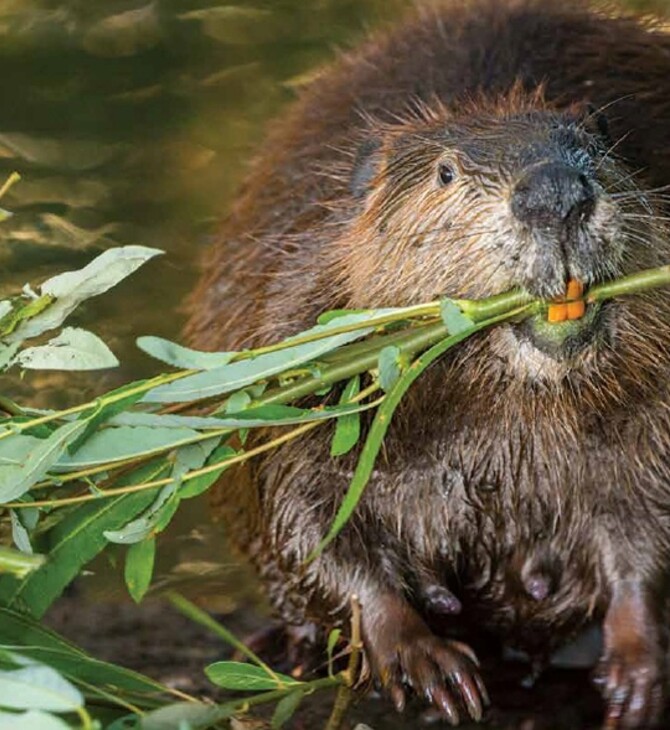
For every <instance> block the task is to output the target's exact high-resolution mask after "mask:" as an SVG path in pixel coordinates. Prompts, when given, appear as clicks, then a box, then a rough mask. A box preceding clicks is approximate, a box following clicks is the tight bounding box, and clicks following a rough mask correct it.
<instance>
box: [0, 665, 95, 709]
mask: <svg viewBox="0 0 670 730" xmlns="http://www.w3.org/2000/svg"><path fill="white" fill-rule="evenodd" d="M83 705H84V698H83V697H82V696H81V693H80V692H79V690H78V689H77V688H76V687H75V686H74V685H73V684H71V683H70V682H68V681H67V679H65V677H63V676H62V675H61V674H60V673H59V672H57V671H56V670H55V669H52V668H51V667H47V666H45V665H42V664H32V665H30V666H27V667H22V668H21V669H12V670H10V671H0V707H4V708H7V709H14V710H46V711H49V712H73V711H76V710H78V709H79V708H81V707H83Z"/></svg>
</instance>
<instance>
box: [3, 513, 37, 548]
mask: <svg viewBox="0 0 670 730" xmlns="http://www.w3.org/2000/svg"><path fill="white" fill-rule="evenodd" d="M9 520H10V523H11V525H12V541H13V542H14V545H16V547H17V548H18V549H19V550H20V551H21V552H22V553H26V554H28V555H32V552H33V546H32V545H31V544H30V535H29V533H28V530H27V529H26V528H25V525H23V523H22V522H21V519H20V517H19V514H18V513H17V511H16V510H13V509H12V510H10V511H9Z"/></svg>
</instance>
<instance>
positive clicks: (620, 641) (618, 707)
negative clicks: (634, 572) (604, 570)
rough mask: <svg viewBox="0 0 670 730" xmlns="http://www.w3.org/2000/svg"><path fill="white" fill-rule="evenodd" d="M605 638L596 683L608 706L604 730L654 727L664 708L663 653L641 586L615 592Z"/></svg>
mask: <svg viewBox="0 0 670 730" xmlns="http://www.w3.org/2000/svg"><path fill="white" fill-rule="evenodd" d="M603 634H604V639H605V651H604V654H603V658H602V659H601V661H600V664H599V666H598V669H597V671H596V675H595V682H596V684H597V685H598V686H599V687H600V689H601V692H602V694H603V697H604V699H605V702H606V703H607V710H606V713H605V724H604V729H605V730H637V729H638V728H645V730H647V729H648V728H652V727H656V726H657V724H658V722H659V720H660V717H661V714H662V712H663V709H664V704H665V661H664V651H663V648H662V642H661V641H660V628H659V622H658V619H657V618H656V613H655V612H654V611H653V610H652V608H651V602H650V600H649V597H648V595H647V594H646V592H645V590H644V587H643V586H642V585H641V584H640V583H637V582H633V581H626V582H622V583H620V584H617V585H615V586H614V588H613V591H612V600H611V603H610V607H609V610H608V611H607V615H606V616H605V621H604V623H603Z"/></svg>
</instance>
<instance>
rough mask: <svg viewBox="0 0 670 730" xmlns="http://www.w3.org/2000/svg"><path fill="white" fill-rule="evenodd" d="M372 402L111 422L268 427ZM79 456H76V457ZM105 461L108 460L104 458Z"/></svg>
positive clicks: (130, 416)
mask: <svg viewBox="0 0 670 730" xmlns="http://www.w3.org/2000/svg"><path fill="white" fill-rule="evenodd" d="M372 407H374V406H371V405H369V404H355V403H352V404H343V405H338V406H327V407H319V408H297V407H296V406H287V405H282V404H279V403H271V404H267V405H262V406H255V407H254V408H248V409H246V410H243V411H239V412H236V413H234V414H231V415H229V416H228V415H221V416H174V415H160V414H157V413H121V414H119V415H118V416H115V417H114V418H113V419H112V420H110V422H109V425H110V426H112V425H113V426H134V427H146V428H150V429H152V430H156V429H158V428H174V429H177V428H190V429H197V430H198V431H207V430H211V429H222V428H229V429H238V428H266V427H268V426H290V425H293V424H297V423H309V422H310V421H322V420H326V419H329V418H339V417H340V416H344V415H346V414H348V413H360V412H361V411H365V410H367V409H368V408H372ZM77 456H78V455H77ZM74 458H76V457H74ZM101 463H106V461H105V462H101Z"/></svg>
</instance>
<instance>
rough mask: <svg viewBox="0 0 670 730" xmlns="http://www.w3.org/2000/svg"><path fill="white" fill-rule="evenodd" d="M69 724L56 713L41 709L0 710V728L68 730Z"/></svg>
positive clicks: (14, 729)
mask: <svg viewBox="0 0 670 730" xmlns="http://www.w3.org/2000/svg"><path fill="white" fill-rule="evenodd" d="M70 728H71V726H70V725H68V724H67V723H66V722H65V721H64V720H61V719H60V717H56V715H51V714H49V713H48V712H42V710H28V712H0V730H70Z"/></svg>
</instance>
